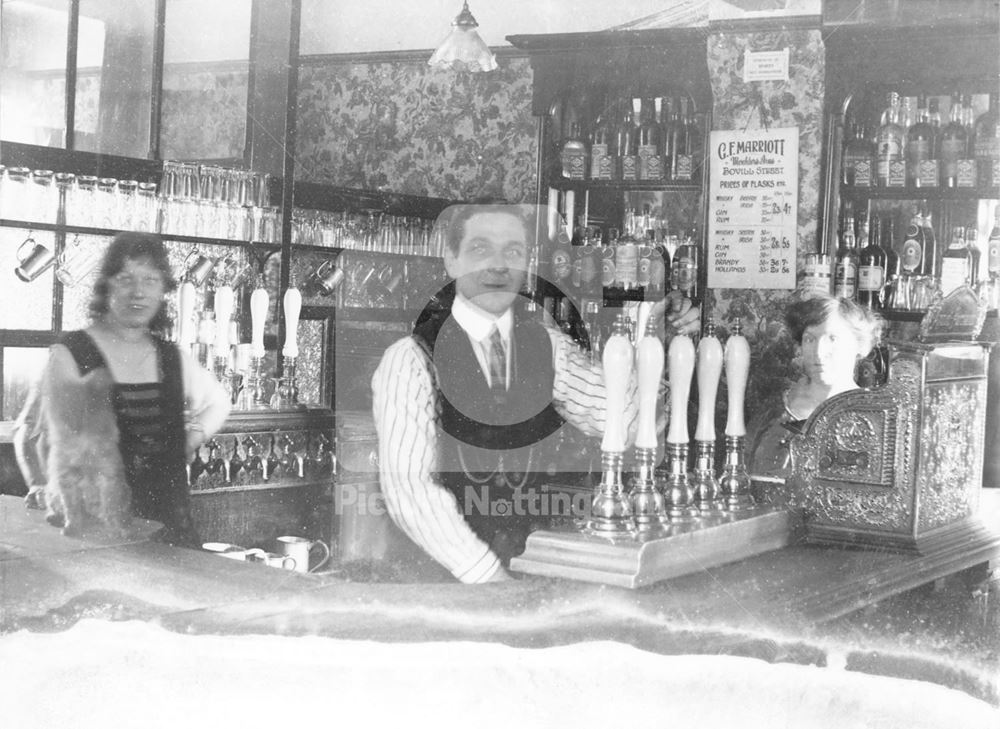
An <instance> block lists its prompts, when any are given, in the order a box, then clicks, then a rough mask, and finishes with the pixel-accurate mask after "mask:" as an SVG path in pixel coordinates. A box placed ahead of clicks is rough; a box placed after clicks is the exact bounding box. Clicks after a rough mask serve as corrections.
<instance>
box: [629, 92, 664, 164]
mask: <svg viewBox="0 0 1000 729" xmlns="http://www.w3.org/2000/svg"><path fill="white" fill-rule="evenodd" d="M635 101H636V103H637V104H639V106H640V120H641V123H640V124H639V144H638V147H637V151H636V153H637V154H638V155H639V179H640V180H662V179H663V158H662V157H661V156H660V125H659V124H657V123H656V117H655V115H654V113H653V104H652V103H651V100H650V101H647V102H646V104H645V105H644V106H643V105H642V99H636V100H635Z"/></svg>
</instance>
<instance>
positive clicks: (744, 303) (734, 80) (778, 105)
mask: <svg viewBox="0 0 1000 729" xmlns="http://www.w3.org/2000/svg"><path fill="white" fill-rule="evenodd" d="M783 48H789V49H790V59H789V79H788V81H786V82H779V81H766V82H753V83H744V82H743V55H744V51H746V50H748V49H749V50H753V51H762V50H779V49H783ZM708 70H709V77H710V78H711V79H712V95H713V99H714V107H713V118H712V123H713V127H714V128H715V129H744V128H749V129H758V128H760V127H761V126H762V118H761V117H762V114H766V116H767V123H768V124H769V125H770V126H773V127H793V126H794V127H798V128H799V204H798V244H797V254H798V268H799V270H801V269H802V267H803V259H804V257H805V255H806V254H808V253H811V252H813V251H814V249H815V246H816V240H817V219H818V216H819V212H820V206H821V201H820V184H821V182H820V180H821V175H822V167H823V164H822V162H823V159H822V146H823V93H824V83H823V79H824V74H825V50H824V46H823V40H822V37H821V34H820V31H818V30H787V31H773V32H760V33H729V34H726V35H721V34H717V35H710V36H709V37H708ZM761 109H763V112H762V111H761ZM709 244H711V241H710V242H709ZM790 294H791V292H790V291H778V290H750V289H718V290H714V291H712V292H710V300H709V306H710V307H711V309H712V312H713V314H714V316H715V319H716V321H717V322H719V323H720V325H721V327H720V328H721V329H722V332H723V333H724V334H725V333H728V329H729V327H730V326H731V324H732V321H733V319H735V317H740V319H741V322H742V326H743V333H744V334H745V335H746V337H747V339H749V340H750V347H751V365H750V383H749V385H748V389H747V403H746V405H747V412H748V413H754V412H759V411H760V410H761V409H762V407H766V406H768V405H770V404H773V403H774V402H778V401H779V400H778V398H780V395H781V393H782V391H783V390H784V388H785V387H786V386H787V382H788V380H789V379H791V378H794V377H796V376H797V374H796V367H795V363H794V361H793V356H794V346H793V343H792V341H791V339H790V338H789V337H788V336H787V335H786V334H785V331H784V323H783V314H784V305H785V302H786V300H787V298H788V296H789V295H790ZM764 362H766V363H768V364H767V366H766V367H764V366H761V364H762V363H764Z"/></svg>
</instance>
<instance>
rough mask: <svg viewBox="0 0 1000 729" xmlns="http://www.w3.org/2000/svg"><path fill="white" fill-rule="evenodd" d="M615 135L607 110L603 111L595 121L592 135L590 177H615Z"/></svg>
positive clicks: (595, 178) (593, 178)
mask: <svg viewBox="0 0 1000 729" xmlns="http://www.w3.org/2000/svg"><path fill="white" fill-rule="evenodd" d="M612 140H613V135H612V131H611V124H610V123H609V122H608V114H607V112H602V113H601V114H600V116H598V117H597V119H596V120H595V122H594V130H593V132H592V133H591V137H590V179H592V180H611V179H614V157H613V156H612V149H611V143H612Z"/></svg>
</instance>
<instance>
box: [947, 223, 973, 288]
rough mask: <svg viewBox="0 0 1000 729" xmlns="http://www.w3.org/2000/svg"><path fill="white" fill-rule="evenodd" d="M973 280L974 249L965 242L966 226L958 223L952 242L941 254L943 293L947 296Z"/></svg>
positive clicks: (953, 229) (953, 230) (953, 232)
mask: <svg viewBox="0 0 1000 729" xmlns="http://www.w3.org/2000/svg"><path fill="white" fill-rule="evenodd" d="M972 282H973V278H972V251H970V250H969V246H968V245H967V244H966V242H965V228H963V227H962V226H960V225H957V226H955V227H954V228H952V230H951V242H950V243H949V244H948V248H947V249H945V252H944V253H943V254H942V255H941V295H942V296H947V295H948V294H950V293H951V292H952V291H954V290H955V289H957V288H958V287H959V286H963V285H966V284H971V283H972Z"/></svg>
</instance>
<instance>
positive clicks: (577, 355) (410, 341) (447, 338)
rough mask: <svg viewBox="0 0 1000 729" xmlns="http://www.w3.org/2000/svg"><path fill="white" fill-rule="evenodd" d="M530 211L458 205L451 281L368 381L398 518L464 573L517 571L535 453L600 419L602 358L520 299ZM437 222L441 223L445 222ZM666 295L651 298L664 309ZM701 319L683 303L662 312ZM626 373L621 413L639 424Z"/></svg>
mask: <svg viewBox="0 0 1000 729" xmlns="http://www.w3.org/2000/svg"><path fill="white" fill-rule="evenodd" d="M534 215H535V208H534V206H527V205H463V206H457V207H453V208H449V209H448V210H446V211H445V212H444V213H443V214H442V218H445V219H447V229H446V233H445V235H446V250H445V252H444V264H445V269H446V271H447V273H448V275H449V277H450V278H451V279H453V281H452V282H451V283H449V284H448V286H446V287H445V289H444V290H443V291H442V295H441V296H440V297H439V300H440V301H441V302H442V303H443V306H442V307H441V308H440V309H436V310H434V309H428V310H427V311H425V315H424V316H422V317H421V319H420V320H419V321H418V322H417V325H416V326H415V327H414V331H413V335H412V336H410V337H406V338H404V339H401V340H399V341H397V342H396V343H394V344H393V345H392V346H390V347H389V348H388V349H387V350H386V352H385V354H384V355H383V357H382V361H381V363H380V364H379V366H378V369H377V370H376V371H375V374H374V376H373V378H372V390H373V395H374V403H373V408H374V418H375V427H376V430H377V432H378V438H379V477H380V482H381V488H382V492H383V494H384V496H385V501H386V506H387V508H388V512H389V514H390V516H391V517H392V519H393V521H395V523H396V524H397V525H398V526H399V527H400V529H402V531H403V532H404V533H405V534H406V535H407V536H408V537H410V539H412V540H413V541H414V542H415V543H416V544H417V545H418V546H420V547H421V548H422V549H423V550H424V551H425V552H426V553H427V554H428V555H430V556H431V557H432V558H433V559H434V560H436V561H437V562H439V563H440V564H441V565H443V566H444V567H445V568H447V569H448V570H449V571H450V572H451V573H452V574H453V575H454V576H455V577H456V578H457V579H459V580H461V581H462V582H467V583H479V582H489V581H498V580H505V579H510V577H509V575H508V574H507V571H506V570H505V566H506V565H507V563H508V562H509V561H510V559H511V557H514V556H516V555H518V554H520V553H521V551H523V548H524V542H525V539H526V538H527V535H528V533H529V532H530V531H531V529H532V528H533V527H534V526H536V525H537V523H538V517H539V516H545V515H547V511H546V504H545V503H543V502H542V501H541V498H542V495H540V493H539V492H538V490H537V488H538V487H539V486H540V485H541V484H540V480H541V477H542V476H544V474H542V473H539V471H540V470H541V469H540V467H539V460H540V458H539V453H540V452H542V450H543V449H544V447H545V442H546V440H548V439H550V438H554V437H555V434H556V432H557V431H558V429H559V428H560V427H561V426H562V425H563V423H564V422H568V423H570V424H572V425H574V426H575V427H577V428H579V429H580V430H581V431H583V432H584V433H586V434H588V435H600V434H601V433H602V431H603V427H604V409H605V394H604V393H605V391H604V380H603V374H602V371H601V367H600V365H599V364H593V363H591V361H590V358H589V357H588V355H587V354H586V353H584V352H583V351H581V350H580V349H579V347H578V346H577V345H576V343H575V342H573V340H572V339H570V338H569V337H568V336H566V335H565V334H563V333H561V332H560V331H558V330H557V329H555V328H550V327H545V326H543V325H542V324H541V323H539V322H538V321H536V320H535V319H534V318H529V317H527V316H524V315H523V314H522V313H521V312H520V311H519V308H520V307H515V306H514V304H515V301H516V300H517V297H518V293H519V291H520V290H521V287H522V285H523V284H524V282H525V277H526V265H527V257H528V251H529V243H528V241H529V239H530V238H529V236H532V235H533V232H534V231H535V230H536V224H535V218H534ZM442 218H439V221H438V223H439V225H440V224H441V222H442ZM666 308H667V299H664V300H663V301H661V302H658V303H657V304H656V306H654V307H653V310H652V313H651V316H652V317H662V316H663V312H664V311H665V310H666ZM667 322H668V324H669V325H670V326H671V327H672V328H673V329H674V330H676V331H681V332H693V331H696V330H697V328H698V323H699V312H698V309H697V308H694V307H692V306H691V302H690V301H686V300H685V301H684V302H683V303H682V306H681V307H680V311H679V312H677V313H673V314H670V315H668V316H667ZM636 414H637V403H636V386H635V381H634V378H630V382H629V385H628V395H627V410H626V422H627V423H629V426H630V427H629V430H630V432H631V431H632V430H633V426H634V422H635V418H636Z"/></svg>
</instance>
